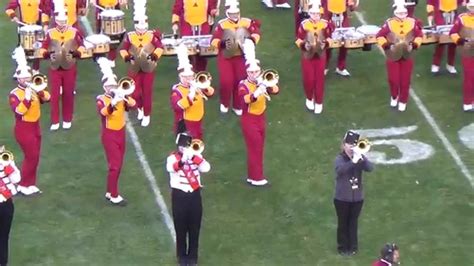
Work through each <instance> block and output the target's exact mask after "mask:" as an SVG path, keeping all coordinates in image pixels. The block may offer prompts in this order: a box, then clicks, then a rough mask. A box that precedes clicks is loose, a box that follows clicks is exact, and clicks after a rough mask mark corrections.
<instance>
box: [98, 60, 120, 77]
mask: <svg viewBox="0 0 474 266" xmlns="http://www.w3.org/2000/svg"><path fill="white" fill-rule="evenodd" d="M97 64H98V65H99V68H100V72H102V75H103V76H102V80H104V79H106V78H109V77H114V78H115V79H117V76H116V75H115V74H114V71H113V70H112V64H111V62H110V60H109V59H107V58H106V57H99V58H98V59H97Z"/></svg>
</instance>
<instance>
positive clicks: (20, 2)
mask: <svg viewBox="0 0 474 266" xmlns="http://www.w3.org/2000/svg"><path fill="white" fill-rule="evenodd" d="M46 1H47V0H10V1H9V2H8V4H7V6H6V8H5V13H6V14H7V16H8V17H10V19H11V20H12V21H13V22H15V23H17V24H18V25H23V24H26V25H42V26H43V30H44V32H46V31H47V30H48V24H49V16H48V14H47V13H45V11H46V10H47V5H46ZM17 9H18V12H19V16H17V13H16V11H15V10H17ZM32 61H33V67H32V68H33V74H36V73H39V68H40V60H39V59H33V60H32Z"/></svg>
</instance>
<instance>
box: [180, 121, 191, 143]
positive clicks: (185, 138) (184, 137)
mask: <svg viewBox="0 0 474 266" xmlns="http://www.w3.org/2000/svg"><path fill="white" fill-rule="evenodd" d="M176 131H177V132H176V133H177V135H176V145H178V147H188V146H190V145H191V142H192V140H193V138H192V137H191V136H190V135H189V134H188V133H187V131H186V124H185V123H184V119H181V120H179V122H178V126H177V130H176Z"/></svg>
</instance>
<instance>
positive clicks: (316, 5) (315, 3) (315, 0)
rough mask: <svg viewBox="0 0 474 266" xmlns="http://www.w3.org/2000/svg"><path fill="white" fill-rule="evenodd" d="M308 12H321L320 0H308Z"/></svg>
mask: <svg viewBox="0 0 474 266" xmlns="http://www.w3.org/2000/svg"><path fill="white" fill-rule="evenodd" d="M308 6H309V8H308V13H319V14H321V8H322V5H321V0H310V2H309V5H308Z"/></svg>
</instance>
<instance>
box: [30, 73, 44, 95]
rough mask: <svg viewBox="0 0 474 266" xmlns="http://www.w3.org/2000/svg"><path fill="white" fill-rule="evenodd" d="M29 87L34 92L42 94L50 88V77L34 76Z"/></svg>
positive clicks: (39, 74)
mask: <svg viewBox="0 0 474 266" xmlns="http://www.w3.org/2000/svg"><path fill="white" fill-rule="evenodd" d="M28 86H29V87H30V88H31V89H32V90H34V91H36V92H40V91H42V90H44V89H46V88H47V87H48V77H46V75H44V74H41V73H38V74H34V75H33V77H32V78H31V82H30V83H29V84H28Z"/></svg>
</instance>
